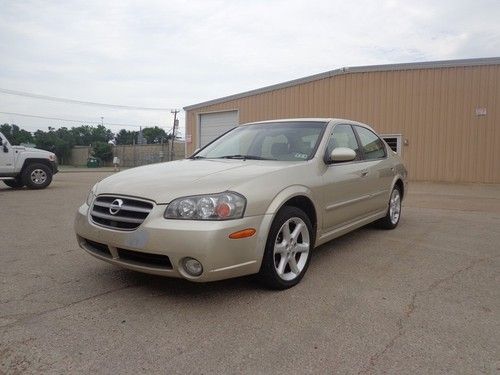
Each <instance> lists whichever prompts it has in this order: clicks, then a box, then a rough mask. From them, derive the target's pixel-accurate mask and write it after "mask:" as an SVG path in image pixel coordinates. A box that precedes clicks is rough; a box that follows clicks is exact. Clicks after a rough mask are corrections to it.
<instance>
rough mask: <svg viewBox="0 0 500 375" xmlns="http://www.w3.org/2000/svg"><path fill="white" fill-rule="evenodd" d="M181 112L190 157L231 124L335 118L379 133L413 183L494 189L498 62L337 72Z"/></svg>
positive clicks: (499, 144)
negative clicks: (491, 185)
mask: <svg viewBox="0 0 500 375" xmlns="http://www.w3.org/2000/svg"><path fill="white" fill-rule="evenodd" d="M184 110H185V111H186V140H187V143H186V153H187V154H188V155H189V154H191V153H192V152H193V151H194V150H195V149H196V148H198V147H200V146H203V145H205V144H206V143H208V142H210V141H211V140H212V139H214V138H215V137H217V136H219V135H220V134H222V133H223V132H225V131H227V130H229V129H230V128H232V127H234V126H235V125H237V124H242V123H247V122H252V121H260V120H271V119H279V118H292V117H293V118H296V117H337V118H348V119H352V120H357V121H361V122H364V123H367V124H369V125H371V126H372V127H373V128H375V129H376V130H377V131H378V132H379V133H380V134H383V135H384V138H386V140H387V141H388V143H389V144H390V145H391V147H393V149H394V150H397V151H398V152H399V153H400V154H401V155H402V157H403V159H404V160H405V162H406V164H407V167H408V170H409V175H410V178H411V179H412V180H425V181H450V182H457V181H459V182H483V183H500V57H498V58H484V59H467V60H452V61H435V62H425V63H410V64H396V65H378V66H363V67H348V68H342V69H337V70H332V71H329V72H325V73H321V74H316V75H312V76H309V77H305V78H301V79H297V80H294V81H289V82H285V83H281V84H277V85H273V86H268V87H264V88H261V89H257V90H252V91H248V92H244V93H241V94H236V95H231V96H228V97H224V98H220V99H215V100H210V101H207V102H203V103H199V104H195V105H190V106H187V107H185V108H184Z"/></svg>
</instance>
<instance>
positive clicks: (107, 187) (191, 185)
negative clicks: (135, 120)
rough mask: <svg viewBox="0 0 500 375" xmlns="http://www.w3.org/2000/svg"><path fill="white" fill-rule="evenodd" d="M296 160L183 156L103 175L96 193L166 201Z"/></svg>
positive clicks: (222, 187) (219, 188)
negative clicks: (183, 157)
mask: <svg viewBox="0 0 500 375" xmlns="http://www.w3.org/2000/svg"><path fill="white" fill-rule="evenodd" d="M294 164H297V163H296V162H275V161H259V160H229V159H206V160H200V159H185V160H179V161H173V162H167V163H159V164H153V165H148V166H144V167H138V168H132V169H128V170H126V171H123V172H120V173H117V174H114V175H112V176H110V177H108V178H105V179H104V180H102V181H101V182H99V184H98V185H97V190H96V193H97V194H98V195H99V194H117V195H127V196H134V197H141V198H146V199H151V200H153V201H155V202H156V203H159V204H162V203H169V202H170V201H172V200H173V199H175V198H179V197H182V196H188V195H197V194H208V193H219V192H223V191H226V190H232V189H235V188H237V186H238V185H240V184H243V183H245V182H247V181H248V180H249V179H251V178H255V177H257V176H261V175H263V174H267V173H272V172H274V171H276V170H280V169H283V168H287V167H291V166H293V165H294Z"/></svg>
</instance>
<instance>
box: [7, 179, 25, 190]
mask: <svg viewBox="0 0 500 375" xmlns="http://www.w3.org/2000/svg"><path fill="white" fill-rule="evenodd" d="M3 182H4V184H5V185H7V186H8V187H11V188H12V189H21V188H22V187H23V186H24V184H23V182H22V181H21V179H20V178H15V179H13V180H3Z"/></svg>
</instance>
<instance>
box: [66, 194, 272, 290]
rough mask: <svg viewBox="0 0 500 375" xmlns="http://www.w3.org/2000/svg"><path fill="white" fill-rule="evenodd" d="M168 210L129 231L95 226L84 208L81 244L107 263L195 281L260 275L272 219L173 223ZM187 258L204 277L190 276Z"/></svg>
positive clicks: (78, 225)
mask: <svg viewBox="0 0 500 375" xmlns="http://www.w3.org/2000/svg"><path fill="white" fill-rule="evenodd" d="M165 208H166V206H165V205H157V206H155V207H154V209H153V210H152V211H151V213H150V214H149V215H148V217H147V218H146V220H145V221H144V222H143V223H142V224H141V225H140V226H139V227H138V228H137V229H135V230H132V231H124V230H114V229H108V228H105V227H102V226H99V225H97V224H95V223H93V222H92V220H91V219H90V217H89V206H87V204H83V205H82V206H81V207H80V208H79V209H78V212H77V214H76V219H75V232H76V234H77V240H78V243H79V245H80V247H82V248H83V249H84V250H85V251H87V252H88V253H89V254H91V255H93V256H95V257H96V258H99V259H101V260H104V261H106V262H109V263H112V264H115V265H118V266H122V267H126V268H129V269H132V270H135V271H140V272H146V273H151V274H156V275H163V276H170V277H183V278H185V279H188V280H192V281H199V282H204V281H215V280H221V279H227V278H232V277H238V276H243V275H248V274H253V273H257V272H259V269H260V264H261V261H262V256H263V252H264V248H265V243H266V240H267V233H268V231H269V227H270V225H271V221H272V215H260V216H250V217H244V218H242V219H237V220H226V221H195V220H172V219H170V220H168V219H165V218H164V217H163V213H164V211H165ZM248 228H254V229H255V230H256V233H255V234H254V235H253V236H251V237H247V238H243V239H230V238H229V235H230V234H231V233H234V232H236V231H240V230H243V229H248ZM166 257H168V259H167V258H166ZM184 257H191V258H194V259H196V260H198V261H199V262H200V263H201V264H202V265H203V273H202V274H201V275H200V276H198V277H193V276H190V275H189V274H188V273H187V272H186V271H185V270H184V269H183V267H182V265H181V261H182V259H183V258H184ZM158 258H161V259H160V262H158ZM159 263H161V264H159ZM168 263H170V264H168Z"/></svg>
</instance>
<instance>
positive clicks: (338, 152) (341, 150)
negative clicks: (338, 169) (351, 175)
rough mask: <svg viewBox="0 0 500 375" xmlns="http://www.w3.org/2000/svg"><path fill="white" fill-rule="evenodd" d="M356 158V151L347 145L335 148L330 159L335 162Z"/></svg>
mask: <svg viewBox="0 0 500 375" xmlns="http://www.w3.org/2000/svg"><path fill="white" fill-rule="evenodd" d="M354 159H356V151H354V150H353V149H350V148H347V147H337V148H334V149H333V151H332V153H331V154H330V160H331V161H332V162H333V163H339V162H343V161H353V160H354Z"/></svg>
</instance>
